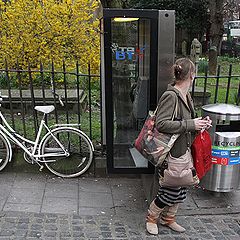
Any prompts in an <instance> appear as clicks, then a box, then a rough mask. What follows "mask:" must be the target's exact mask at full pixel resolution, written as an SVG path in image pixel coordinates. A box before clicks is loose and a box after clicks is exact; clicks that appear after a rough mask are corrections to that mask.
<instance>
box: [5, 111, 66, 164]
mask: <svg viewBox="0 0 240 240" xmlns="http://www.w3.org/2000/svg"><path fill="white" fill-rule="evenodd" d="M45 115H46V114H45V113H44V115H43V118H42V120H41V123H40V126H39V130H38V133H37V136H36V139H35V141H34V142H33V141H31V140H29V139H26V138H24V137H23V136H21V135H19V134H18V133H16V131H15V130H14V129H12V128H11V126H10V125H9V124H8V122H7V120H6V119H5V117H4V116H3V114H2V113H1V111H0V118H1V119H2V121H3V123H4V125H5V126H6V127H4V126H3V125H2V124H0V131H2V132H3V134H4V135H5V136H6V137H7V138H8V139H10V140H11V141H12V142H13V143H15V144H16V145H18V146H19V147H20V148H21V149H22V150H23V151H24V152H26V153H27V154H28V155H29V156H30V157H33V158H35V159H36V160H37V161H39V162H41V160H39V158H42V157H54V156H67V155H68V153H67V151H66V150H65V148H64V146H63V145H62V144H61V142H60V141H59V140H58V139H57V138H56V137H55V136H54V135H53V133H52V132H51V130H50V129H49V127H48V126H47V125H46V123H45V120H44V118H45ZM43 127H44V128H45V129H46V130H47V131H48V132H49V133H50V134H51V135H52V137H53V138H54V139H55V141H56V142H57V143H58V145H59V147H60V148H61V150H62V151H63V153H48V154H41V153H40V149H39V148H38V145H41V141H40V136H41V133H42V129H43ZM46 134H47V133H46ZM18 139H20V140H22V141H23V142H27V143H29V144H31V145H32V146H33V151H32V152H31V151H29V150H28V148H27V147H26V146H25V145H24V144H23V143H21V142H20V141H19V140H18ZM42 139H44V137H43V138H42ZM43 162H45V161H43Z"/></svg>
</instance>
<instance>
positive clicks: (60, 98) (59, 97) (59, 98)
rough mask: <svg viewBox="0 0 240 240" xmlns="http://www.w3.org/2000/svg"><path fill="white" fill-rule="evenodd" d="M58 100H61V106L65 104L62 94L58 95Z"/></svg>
mask: <svg viewBox="0 0 240 240" xmlns="http://www.w3.org/2000/svg"><path fill="white" fill-rule="evenodd" d="M58 101H59V103H60V105H61V106H64V103H63V101H62V97H61V96H60V95H58Z"/></svg>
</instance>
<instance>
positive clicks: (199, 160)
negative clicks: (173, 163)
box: [191, 130, 212, 179]
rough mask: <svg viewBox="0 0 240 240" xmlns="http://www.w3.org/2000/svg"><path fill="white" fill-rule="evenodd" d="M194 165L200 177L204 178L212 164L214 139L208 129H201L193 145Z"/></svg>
mask: <svg viewBox="0 0 240 240" xmlns="http://www.w3.org/2000/svg"><path fill="white" fill-rule="evenodd" d="M191 150H192V157H193V163H194V167H195V169H196V172H197V176H198V178H199V179H201V178H203V177H204V176H205V174H206V173H207V172H208V171H209V170H210V168H211V166H212V141H211V137H210V135H209V133H208V131H206V130H204V131H203V132H202V131H200V132H199V133H198V135H197V136H196V138H195V139H194V141H193V144H192V146H191Z"/></svg>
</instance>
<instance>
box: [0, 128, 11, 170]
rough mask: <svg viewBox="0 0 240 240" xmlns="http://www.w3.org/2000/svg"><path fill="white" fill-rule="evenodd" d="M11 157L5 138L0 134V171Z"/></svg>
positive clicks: (9, 147)
mask: <svg viewBox="0 0 240 240" xmlns="http://www.w3.org/2000/svg"><path fill="white" fill-rule="evenodd" d="M11 157H12V149H11V146H10V144H9V142H8V141H7V139H6V137H5V136H3V135H2V134H1V133H0V171H2V170H3V169H4V168H5V167H6V165H7V163H8V162H9V160H10V158H11Z"/></svg>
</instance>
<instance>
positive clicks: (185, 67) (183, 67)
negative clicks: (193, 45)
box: [173, 58, 195, 82]
mask: <svg viewBox="0 0 240 240" xmlns="http://www.w3.org/2000/svg"><path fill="white" fill-rule="evenodd" d="M194 72H195V65H194V63H193V62H192V61H191V60H190V59H189V58H179V59H178V60H177V61H176V62H175V64H174V65H173V73H174V77H175V82H178V81H183V80H185V79H187V78H188V77H189V74H191V73H194Z"/></svg>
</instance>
